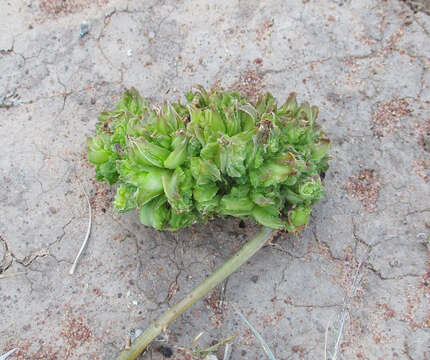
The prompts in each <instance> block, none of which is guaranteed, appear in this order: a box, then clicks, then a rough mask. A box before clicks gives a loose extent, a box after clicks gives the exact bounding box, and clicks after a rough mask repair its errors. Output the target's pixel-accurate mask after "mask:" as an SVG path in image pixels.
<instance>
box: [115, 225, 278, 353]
mask: <svg viewBox="0 0 430 360" xmlns="http://www.w3.org/2000/svg"><path fill="white" fill-rule="evenodd" d="M272 232H273V229H270V228H267V227H263V229H261V231H260V232H259V233H258V234H257V235H256V236H255V237H254V238H253V239H252V240H250V241H249V242H248V243H247V244H246V245H245V246H244V247H243V248H242V249H240V250H239V251H238V252H237V253H236V254H234V255H233V256H232V257H231V258H230V259H229V260H227V262H225V263H224V264H223V265H222V266H220V267H219V268H218V269H216V270H215V271H214V272H213V273H212V274H211V275H210V276H208V277H207V278H206V279H205V280H204V281H203V282H202V283H200V285H198V286H197V287H196V288H195V289H194V290H193V291H191V292H190V293H189V294H188V295H187V296H186V297H185V298H183V299H182V300H181V301H180V302H178V303H177V304H176V305H175V306H173V307H172V308H171V309H169V310H168V311H166V312H165V313H164V314H163V315H162V316H161V317H160V318H158V319H157V320H155V321H154V322H153V323H152V324H151V325H150V326H149V327H148V328H147V329H146V330H145V332H144V333H143V334H142V335H140V336H139V337H138V338H137V339H136V340H135V341H134V342H133V344H132V345H131V347H130V348H129V349H126V350H124V351H123V352H121V354H119V356H118V358H117V360H134V359H136V358H137V357H138V356H139V355H140V354H141V353H142V351H143V350H145V348H146V347H147V346H148V345H149V344H150V343H151V342H152V341H153V340H154V339H155V338H156V337H157V336H158V335H160V334H161V332H162V331H163V330H165V329H166V328H167V326H169V324H170V323H171V322H173V321H174V320H175V319H176V318H177V317H179V316H180V315H181V314H182V313H184V312H185V311H186V310H187V309H188V308H189V307H190V306H191V305H193V304H194V303H195V302H196V301H197V300H199V299H200V298H202V297H203V296H204V295H206V294H207V293H208V292H209V291H210V290H211V289H213V288H214V287H215V286H217V285H218V284H219V283H221V282H222V281H223V280H225V279H226V278H227V277H228V276H230V275H231V274H232V273H233V272H235V271H236V270H237V269H238V268H239V267H240V266H241V265H242V264H243V263H245V262H246V261H248V259H249V258H250V257H252V256H253V255H254V254H255V253H256V252H257V251H258V250H260V249H261V248H262V247H263V245H264V244H265V243H266V242H267V241H268V240H269V239H270V237H271V235H272Z"/></svg>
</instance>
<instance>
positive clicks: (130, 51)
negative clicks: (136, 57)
mask: <svg viewBox="0 0 430 360" xmlns="http://www.w3.org/2000/svg"><path fill="white" fill-rule="evenodd" d="M127 56H128V57H130V56H133V50H131V49H128V50H127Z"/></svg>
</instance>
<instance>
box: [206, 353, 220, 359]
mask: <svg viewBox="0 0 430 360" xmlns="http://www.w3.org/2000/svg"><path fill="white" fill-rule="evenodd" d="M205 360H218V358H217V357H216V356H215V355H213V354H210V355H208V356H206V357H205Z"/></svg>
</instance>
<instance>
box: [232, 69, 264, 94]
mask: <svg viewBox="0 0 430 360" xmlns="http://www.w3.org/2000/svg"><path fill="white" fill-rule="evenodd" d="M263 78H264V74H262V73H261V72H260V71H259V70H247V71H246V72H244V73H242V74H240V76H239V80H237V81H236V82H235V83H234V84H233V86H232V87H231V88H232V89H233V90H235V91H238V92H240V93H242V94H244V95H246V96H247V97H248V99H250V100H251V101H253V102H254V101H256V100H257V98H258V95H260V94H261V92H262V90H263V89H264V85H263Z"/></svg>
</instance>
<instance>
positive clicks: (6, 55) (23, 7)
mask: <svg viewBox="0 0 430 360" xmlns="http://www.w3.org/2000/svg"><path fill="white" fill-rule="evenodd" d="M418 2H419V1H418ZM70 3H71V2H70ZM70 3H69V2H64V1H59V0H58V1H57V0H52V1H48V0H40V1H37V0H34V1H31V0H28V1H9V2H8V1H2V2H0V10H1V11H0V30H1V34H2V35H1V37H0V139H1V144H2V154H1V156H0V184H1V185H0V234H1V241H0V320H1V321H0V334H1V335H0V354H2V353H4V352H6V351H8V350H10V349H11V348H13V347H19V348H20V350H19V351H18V352H16V353H15V354H14V355H13V356H11V357H10V358H11V359H114V358H115V357H116V355H117V354H118V352H119V351H120V349H121V348H123V347H124V345H125V343H126V337H127V336H128V335H129V334H130V333H131V332H133V331H135V330H136V329H143V328H145V327H146V326H147V325H148V324H149V323H150V321H151V319H154V318H155V317H156V316H157V315H159V314H161V312H162V311H163V310H165V309H166V308H167V307H168V306H169V305H172V304H174V303H175V302H176V301H178V300H179V299H180V298H181V297H182V296H183V295H184V294H186V292H187V291H189V290H190V289H191V288H192V287H193V286H194V285H195V284H197V283H198V282H199V281H201V280H202V279H203V278H204V277H205V276H206V275H207V274H209V272H210V271H211V270H213V269H214V268H216V267H217V266H218V265H219V264H221V263H222V262H223V261H224V260H225V259H226V258H228V257H229V256H230V255H231V254H232V253H233V252H234V251H235V250H237V249H239V248H240V246H241V245H242V244H243V243H244V242H245V241H246V240H247V239H249V238H250V236H252V234H253V233H255V232H256V231H257V228H256V227H255V226H253V225H252V224H251V223H246V224H245V225H246V227H245V228H243V226H240V225H242V224H240V223H239V222H238V221H236V220H228V221H224V222H221V221H214V222H211V223H209V224H207V225H196V226H193V227H192V228H189V229H185V230H183V231H180V232H177V233H169V232H157V231H154V230H151V229H147V228H145V227H143V226H141V225H139V222H138V219H137V216H136V215H135V214H128V215H120V216H119V215H118V214H114V213H113V211H112V208H111V207H110V205H109V202H110V198H111V197H112V192H111V190H110V189H109V188H108V187H105V186H103V185H100V184H97V183H95V182H94V181H93V180H92V177H93V169H92V168H91V167H90V166H88V164H87V163H86V161H85V154H84V147H85V140H86V138H87V137H88V136H90V135H91V134H92V132H93V128H94V123H95V120H96V117H97V114H98V113H99V112H100V111H101V110H102V109H105V108H110V107H112V105H113V104H114V103H115V101H117V100H118V99H119V97H120V95H121V93H122V91H123V90H124V89H125V88H127V87H130V86H135V87H136V88H138V89H139V90H140V91H141V92H142V94H143V95H144V96H147V97H149V98H151V99H152V100H154V101H157V102H158V101H162V100H164V99H176V98H178V97H179V96H180V94H182V93H184V92H185V91H186V90H188V89H189V88H190V87H191V86H192V85H193V84H196V83H199V84H202V85H204V86H208V87H210V86H213V85H217V86H221V87H231V86H232V87H236V88H240V89H241V90H242V91H245V92H247V93H249V94H250V95H252V94H253V93H255V92H256V91H260V90H267V91H270V92H272V93H273V94H274V95H275V96H276V97H277V98H278V99H279V100H283V99H285V98H286V97H287V96H288V94H289V92H290V91H296V92H297V93H298V95H299V98H300V99H301V100H307V101H309V102H311V103H313V104H316V105H318V106H319V108H320V122H321V124H322V126H323V127H324V128H325V130H326V131H327V132H328V134H329V136H330V137H331V139H332V143H333V147H332V150H331V155H332V156H333V160H332V161H331V167H330V170H329V171H328V172H327V174H326V179H325V181H326V186H327V196H326V198H325V199H324V200H323V201H322V202H321V203H320V204H318V205H317V206H316V208H315V210H314V211H313V214H312V221H311V224H310V226H309V227H308V228H307V229H306V230H305V231H304V232H303V233H302V234H300V235H299V236H297V237H293V236H288V235H285V234H283V235H280V236H278V237H277V238H276V239H275V240H274V241H273V243H272V245H271V246H268V247H266V248H264V249H263V250H261V251H260V252H259V253H258V254H257V255H256V256H255V257H254V258H253V259H252V260H251V261H249V262H248V263H247V264H246V265H244V266H242V268H241V269H240V270H239V271H238V272H237V273H235V274H234V275H232V276H231V277H230V279H229V280H228V282H227V284H226V286H225V291H221V290H220V289H217V290H215V291H214V292H213V293H211V294H210V295H209V296H208V297H207V298H206V299H205V300H204V301H200V302H199V303H198V304H197V305H196V306H194V307H193V308H192V310H190V311H189V312H188V313H186V314H185V315H184V316H182V317H181V318H180V319H179V320H177V321H176V322H175V323H174V324H173V325H172V326H171V327H170V330H169V333H168V335H169V336H168V345H169V346H171V347H177V346H190V344H191V341H192V339H193V338H194V337H195V336H196V335H197V334H199V333H200V332H201V331H204V332H205V334H204V336H203V337H202V338H201V340H200V343H201V346H204V345H209V344H211V343H212V342H213V341H215V340H222V339H225V338H227V337H229V336H231V335H233V334H234V333H238V337H237V338H236V339H235V341H234V343H233V352H232V355H231V359H232V360H240V359H263V358H264V353H263V351H262V348H261V347H260V346H259V344H258V342H257V341H256V340H255V339H254V338H253V336H252V334H251V332H250V331H249V329H247V328H246V326H245V325H244V324H243V323H242V322H241V320H240V319H239V318H238V317H237V315H235V312H234V310H233V308H232V304H236V305H237V306H238V307H239V308H240V309H241V310H242V312H243V313H244V314H245V315H246V316H247V318H248V319H249V320H250V321H251V322H252V323H253V324H254V326H256V328H257V329H258V331H259V332H260V333H261V335H262V336H263V337H264V338H265V339H266V341H267V342H268V344H269V346H270V347H271V349H272V351H273V352H274V353H275V355H276V357H277V359H281V360H283V359H324V351H325V347H327V350H328V351H330V352H331V353H333V349H334V348H335V343H336V342H337V339H338V334H339V332H340V330H342V329H343V337H342V338H341V339H340V341H339V347H338V352H337V354H338V359H340V358H343V359H370V360H372V359H409V360H411V359H413V360H424V359H430V348H429V344H430V255H429V236H430V183H429V181H430V180H429V178H430V153H429V142H430V140H429V136H430V130H429V129H430V16H429V15H427V13H426V12H424V11H420V12H417V13H414V12H413V11H412V10H411V8H410V7H409V6H408V4H407V3H406V2H403V1H396V0H392V1H380V0H373V1H372V0H365V1H328V0H327V1H318V0H310V1H302V0H294V1H288V2H287V1H286V2H282V3H280V2H278V1H255V0H252V1H240V0H239V1H217V2H211V1H206V0H205V1H198V2H197V1H169V0H167V1H161V2H159V1H146V2H139V1H126V0H117V1H113V0H112V1H107V0H105V1H102V0H99V1H89V0H80V1H76V2H74V3H73V5H70ZM422 3H423V4H424V3H425V2H422ZM83 21H87V22H88V24H89V33H88V34H86V35H85V36H83V37H82V38H80V36H79V33H80V26H81V23H82V22H83ZM78 178H79V179H80V181H81V182H82V183H83V184H84V186H85V188H86V189H87V190H88V192H89V193H90V197H91V201H92V207H93V210H94V213H95V214H94V217H93V232H92V235H91V239H90V241H89V245H88V248H87V250H86V252H85V254H84V256H83V257H82V258H81V261H80V264H79V266H78V268H77V270H76V273H75V275H73V276H70V275H68V271H69V269H70V266H71V264H72V262H73V260H74V257H75V256H76V254H77V252H78V250H79V247H80V245H81V242H82V240H83V238H84V235H85V232H86V226H87V221H88V214H87V204H86V200H85V197H84V195H83V193H82V189H81V186H80V184H79V181H78ZM220 296H225V299H224V305H223V306H219V302H218V299H219V298H220ZM326 339H327V341H326ZM325 343H326V345H325ZM151 356H152V358H154V359H156V358H160V356H161V355H160V354H159V353H157V344H155V345H154V347H153V350H152V353H147V354H145V355H143V356H142V358H143V359H150V358H151ZM157 356H158V357H157ZM174 357H176V358H177V359H182V358H183V355H181V354H179V353H178V352H177V351H175V354H174ZM328 358H330V357H328Z"/></svg>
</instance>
